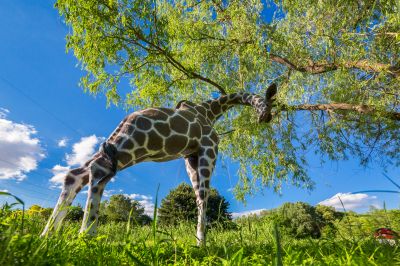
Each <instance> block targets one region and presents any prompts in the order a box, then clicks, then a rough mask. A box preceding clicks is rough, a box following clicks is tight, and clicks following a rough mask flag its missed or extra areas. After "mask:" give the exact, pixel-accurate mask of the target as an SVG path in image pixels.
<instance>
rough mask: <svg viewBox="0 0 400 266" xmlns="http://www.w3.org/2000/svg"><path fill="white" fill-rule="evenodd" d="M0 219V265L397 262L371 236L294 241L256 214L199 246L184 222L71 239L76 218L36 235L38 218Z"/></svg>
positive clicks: (395, 254) (397, 255)
mask: <svg viewBox="0 0 400 266" xmlns="http://www.w3.org/2000/svg"><path fill="white" fill-rule="evenodd" d="M0 219H2V221H1V224H0V265H280V261H281V262H282V263H283V265H400V252H399V248H398V247H397V246H389V245H382V244H379V243H377V242H376V241H375V240H374V239H372V238H371V237H357V236H351V237H349V238H343V237H336V238H333V239H332V238H320V239H318V240H316V239H303V240H295V239H293V238H290V237H288V236H285V235H284V234H282V236H281V237H279V236H278V235H279V234H276V232H275V229H274V226H273V225H272V224H271V223H268V222H267V221H262V220H258V221H256V222H248V223H244V224H238V228H237V229H234V230H233V229H232V230H222V229H221V228H211V229H210V230H209V231H208V234H207V246H206V247H205V248H198V247H197V246H196V238H195V226H194V225H190V224H181V225H180V226H177V227H171V228H168V227H164V228H159V227H157V226H153V225H151V226H144V227H128V226H127V224H126V223H125V224H124V223H120V224H115V223H111V224H106V225H100V226H99V228H98V229H99V232H98V235H97V236H96V237H87V236H86V237H82V236H81V237H79V236H78V229H79V224H78V223H64V226H63V228H62V230H60V231H59V232H57V233H56V234H53V235H51V236H50V237H48V238H40V237H39V234H40V231H41V230H42V229H43V227H44V225H45V220H44V219H43V218H41V217H37V216H27V215H25V219H24V221H22V220H21V217H20V216H17V217H16V218H12V217H8V218H7V219H5V218H4V216H0ZM22 223H23V224H22ZM278 233H279V232H278ZM277 240H279V241H277ZM279 242H280V243H279ZM278 250H279V252H278ZM278 254H279V255H278ZM277 255H278V256H277Z"/></svg>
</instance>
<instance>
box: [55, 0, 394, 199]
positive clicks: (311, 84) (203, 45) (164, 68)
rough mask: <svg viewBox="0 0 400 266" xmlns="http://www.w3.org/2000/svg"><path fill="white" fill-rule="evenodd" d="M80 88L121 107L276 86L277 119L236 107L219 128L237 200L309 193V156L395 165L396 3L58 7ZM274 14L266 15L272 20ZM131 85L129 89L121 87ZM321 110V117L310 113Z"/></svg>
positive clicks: (104, 0) (186, 1) (188, 1)
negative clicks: (291, 190) (288, 188)
mask: <svg viewBox="0 0 400 266" xmlns="http://www.w3.org/2000/svg"><path fill="white" fill-rule="evenodd" d="M56 7H57V8H58V10H59V12H60V14H61V15H62V16H63V17H64V19H65V22H66V24H67V25H68V26H69V27H70V29H71V30H70V33H69V34H68V36H67V49H69V50H72V51H73V52H74V54H75V56H76V57H77V58H78V60H79V61H80V63H81V67H82V68H83V69H84V70H85V71H86V72H87V75H86V76H84V77H83V78H82V80H81V85H82V87H83V88H85V90H87V91H89V92H90V93H93V94H97V93H104V94H105V95H106V96H107V99H108V101H109V103H114V104H119V105H123V106H125V107H126V108H132V107H134V108H144V107H150V106H160V105H162V106H174V104H175V103H176V102H178V101H179V100H182V99H187V100H191V101H194V102H197V101H201V100H206V99H209V98H210V97H212V96H215V95H216V94H217V93H219V94H224V93H230V92H238V91H249V92H255V93H262V94H263V90H264V88H266V87H267V86H268V85H269V84H270V83H271V82H277V83H278V84H279V86H278V87H279V91H278V95H277V102H278V106H277V107H276V109H275V118H274V119H273V121H272V122H271V123H270V124H268V125H258V124H257V123H256V119H255V117H254V111H253V110H250V108H242V109H241V108H236V109H234V110H232V111H231V112H230V113H229V114H227V115H226V117H225V118H224V119H221V120H220V121H219V122H218V124H217V128H218V131H219V132H220V133H223V132H226V131H230V130H232V129H234V131H233V132H232V133H231V134H224V135H223V136H221V145H220V150H221V152H222V154H223V155H224V156H227V157H230V158H232V159H234V160H236V161H237V162H239V163H240V166H241V167H240V170H239V176H240V181H239V183H238V185H237V187H236V195H237V197H238V198H241V199H243V198H244V195H245V194H246V193H249V192H251V191H254V190H253V189H256V188H260V187H263V186H270V187H273V188H275V189H276V190H279V189H280V187H281V185H282V182H291V183H292V184H294V185H296V186H303V187H307V188H310V187H312V186H313V182H312V181H311V179H310V177H309V175H308V174H307V171H306V167H307V159H308V158H307V157H306V155H305V154H306V151H308V150H312V151H316V152H317V153H319V154H320V155H321V159H322V160H326V159H329V160H341V159H347V158H348V157H349V156H356V157H358V158H360V163H361V164H364V165H366V164H368V163H370V162H371V160H372V158H374V157H377V156H375V155H377V154H379V156H378V158H379V162H378V163H381V164H382V165H383V166H386V165H387V164H388V163H389V164H390V163H392V164H396V165H397V166H398V165H399V164H400V160H399V158H400V148H399V147H400V145H399V144H400V143H399V142H400V139H399V138H398V136H399V133H400V132H399V120H400V114H399V112H400V110H399V109H400V108H399V91H398V89H399V85H400V59H399V56H400V16H399V15H398V14H399V11H400V4H399V2H398V1H395V0H382V1H373V0H362V1H360V0H357V1H356V0H338V1H311V0H308V1H303V0H301V1H300V0H284V1H266V2H264V1H257V0H246V1H239V0H232V1H220V0H211V1H194V0H173V1H165V0H154V1H139V0H58V1H57V3H56ZM272 13H273V16H272V19H271V14H272ZM126 81H128V82H129V84H130V88H127V87H126V86H124V87H123V88H122V86H119V84H120V82H125V83H126ZM319 110H320V111H319Z"/></svg>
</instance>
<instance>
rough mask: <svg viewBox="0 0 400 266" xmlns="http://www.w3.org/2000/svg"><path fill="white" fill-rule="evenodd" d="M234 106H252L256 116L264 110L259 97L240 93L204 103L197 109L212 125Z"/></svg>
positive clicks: (264, 106)
mask: <svg viewBox="0 0 400 266" xmlns="http://www.w3.org/2000/svg"><path fill="white" fill-rule="evenodd" d="M235 105H247V106H253V107H254V108H255V110H256V112H257V114H261V113H262V112H264V111H265V108H266V105H265V101H264V98H262V97H261V96H259V95H256V94H250V93H244V92H241V93H232V94H229V95H223V96H221V97H219V98H217V99H214V100H208V101H205V102H203V103H201V104H200V105H198V107H197V109H198V111H200V112H201V113H202V114H203V115H204V116H205V117H206V118H207V119H208V120H209V122H210V123H212V124H213V123H214V122H215V121H216V120H217V119H218V118H219V117H221V115H222V114H223V113H224V112H226V111H227V110H228V109H230V108H232V107H233V106H235Z"/></svg>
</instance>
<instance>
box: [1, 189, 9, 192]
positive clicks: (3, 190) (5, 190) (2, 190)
mask: <svg viewBox="0 0 400 266" xmlns="http://www.w3.org/2000/svg"><path fill="white" fill-rule="evenodd" d="M0 192H10V191H8V190H7V189H0Z"/></svg>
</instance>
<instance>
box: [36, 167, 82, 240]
mask: <svg viewBox="0 0 400 266" xmlns="http://www.w3.org/2000/svg"><path fill="white" fill-rule="evenodd" d="M88 180H89V172H88V171H87V169H86V168H85V167H81V168H76V169H73V170H71V171H69V172H68V173H67V175H66V177H65V180H64V184H63V188H62V191H61V194H60V197H59V198H58V201H57V204H56V206H55V207H54V210H53V212H52V214H51V216H50V218H49V220H48V222H47V224H46V227H45V229H44V230H43V232H42V234H41V236H46V235H47V234H48V233H49V232H50V231H51V230H57V229H58V228H59V227H60V225H61V222H62V221H63V219H64V218H65V216H66V215H67V212H68V207H69V206H70V205H71V203H72V201H73V200H74V199H75V197H76V194H77V193H78V192H79V191H80V190H81V189H82V187H84V186H85V185H86V184H87V183H88Z"/></svg>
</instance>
